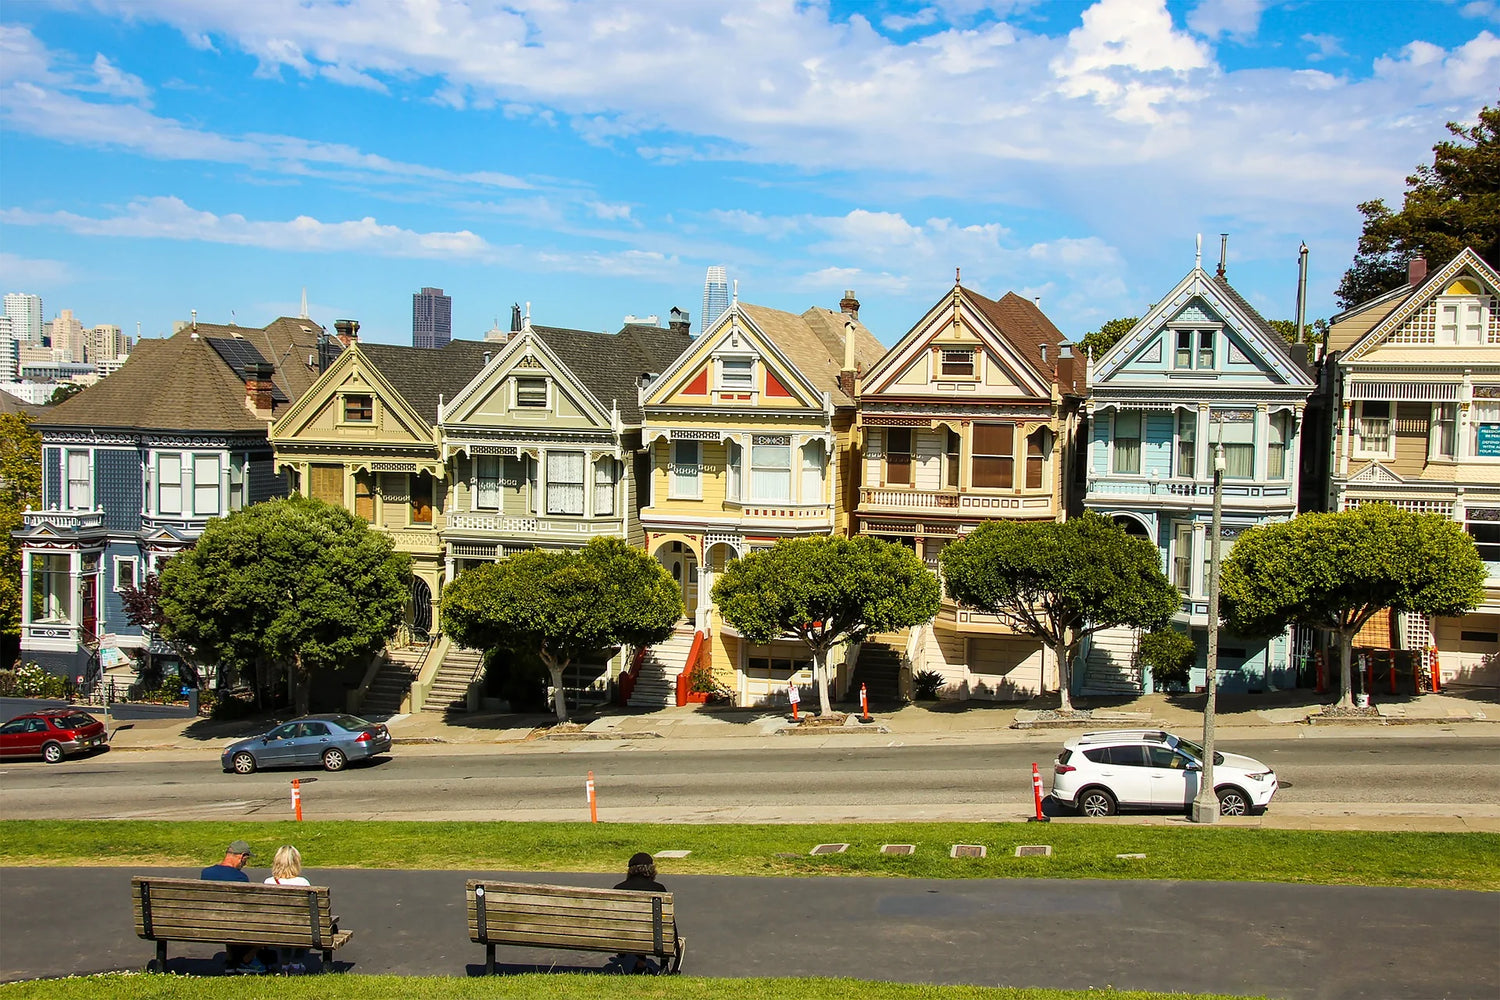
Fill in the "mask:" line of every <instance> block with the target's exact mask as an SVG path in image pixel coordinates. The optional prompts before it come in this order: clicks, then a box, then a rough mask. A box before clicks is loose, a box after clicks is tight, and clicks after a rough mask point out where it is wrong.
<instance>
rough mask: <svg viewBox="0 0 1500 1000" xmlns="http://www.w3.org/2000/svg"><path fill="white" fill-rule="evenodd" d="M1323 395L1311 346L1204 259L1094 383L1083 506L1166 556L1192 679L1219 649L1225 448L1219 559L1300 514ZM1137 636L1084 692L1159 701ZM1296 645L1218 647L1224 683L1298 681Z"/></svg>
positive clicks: (1104, 643)
mask: <svg viewBox="0 0 1500 1000" xmlns="http://www.w3.org/2000/svg"><path fill="white" fill-rule="evenodd" d="M1313 388H1314V381H1313V377H1312V375H1311V373H1310V370H1309V368H1308V366H1307V361H1306V348H1305V346H1295V345H1289V344H1287V343H1286V341H1285V340H1284V339H1283V338H1282V337H1281V335H1280V334H1278V333H1277V332H1276V331H1275V330H1274V329H1273V328H1272V327H1271V326H1270V324H1268V323H1267V322H1266V321H1265V319H1264V318H1262V317H1261V315H1260V314H1259V313H1258V312H1256V311H1255V309H1254V307H1252V306H1251V305H1250V304H1249V303H1248V302H1246V301H1245V300H1244V299H1243V298H1242V297H1241V296H1240V295H1239V293H1238V292H1236V291H1235V290H1234V288H1232V287H1231V286H1230V284H1229V282H1228V281H1227V280H1226V279H1225V277H1224V269H1223V264H1222V263H1221V264H1220V266H1219V270H1218V273H1217V274H1216V275H1210V274H1208V273H1207V272H1205V271H1204V270H1203V268H1202V266H1201V259H1200V260H1199V261H1197V262H1195V263H1194V266H1193V269H1192V270H1191V271H1189V272H1188V274H1187V275H1186V276H1185V277H1184V278H1183V279H1182V280H1181V281H1180V282H1178V283H1177V285H1176V287H1174V288H1173V289H1172V290H1171V291H1170V292H1168V293H1167V294H1166V295H1164V296H1162V298H1161V300H1160V301H1159V302H1157V304H1156V305H1154V306H1152V307H1151V310H1150V311H1149V312H1148V313H1147V314H1146V315H1145V316H1144V317H1142V318H1141V320H1140V321H1139V322H1138V323H1136V325H1135V326H1134V327H1132V328H1131V330H1130V332H1129V333H1127V334H1126V335H1125V336H1124V337H1122V338H1121V339H1120V340H1119V341H1117V342H1116V343H1115V345H1114V346H1113V347H1111V348H1110V349H1109V350H1108V351H1106V352H1105V353H1104V355H1103V356H1102V357H1100V358H1098V359H1097V360H1096V361H1095V362H1094V364H1093V366H1092V368H1091V370H1090V373H1089V389H1090V396H1089V400H1088V403H1087V412H1088V414H1089V427H1090V430H1089V444H1088V453H1087V455H1086V457H1085V459H1084V460H1085V462H1086V468H1087V480H1088V488H1087V493H1086V495H1085V497H1084V505H1085V506H1086V507H1087V508H1088V509H1089V510H1093V511H1096V512H1097V513H1100V514H1103V515H1105V516H1107V517H1110V518H1113V519H1114V520H1115V521H1116V522H1117V523H1119V524H1120V525H1121V526H1122V527H1124V528H1125V529H1126V530H1127V531H1128V532H1130V533H1132V534H1136V535H1139V536H1141V537H1143V538H1148V539H1150V540H1151V541H1152V542H1154V543H1156V545H1157V547H1158V548H1159V549H1160V550H1161V559H1162V567H1163V568H1164V569H1165V570H1166V572H1167V576H1168V578H1169V579H1171V581H1172V582H1173V583H1174V584H1175V585H1176V586H1177V588H1178V590H1179V591H1180V592H1181V593H1182V608H1181V610H1180V611H1179V612H1178V614H1177V615H1176V616H1175V618H1174V621H1173V624H1174V626H1175V627H1176V628H1178V629H1179V630H1182V631H1186V632H1188V633H1189V634H1191V635H1192V636H1193V638H1194V639H1195V640H1196V641H1197V645H1198V658H1197V662H1196V664H1195V665H1194V667H1193V669H1192V673H1191V677H1190V679H1189V681H1188V685H1189V688H1190V689H1196V688H1198V687H1200V686H1201V685H1202V684H1203V683H1204V681H1203V671H1204V660H1205V656H1206V650H1207V626H1208V572H1209V541H1210V523H1211V520H1212V511H1213V463H1214V446H1215V444H1217V443H1222V444H1223V448H1224V482H1223V516H1222V524H1223V527H1222V530H1221V537H1222V539H1223V545H1222V546H1221V549H1220V551H1221V557H1227V555H1228V552H1229V548H1230V546H1231V545H1232V543H1233V539H1235V538H1237V537H1238V536H1239V534H1240V533H1241V532H1243V531H1244V530H1245V529H1246V528H1249V527H1251V526H1253V525H1256V524H1259V523H1261V522H1263V521H1276V520H1284V519H1287V518H1290V517H1292V516H1293V515H1295V514H1296V513H1297V486H1298V476H1299V469H1298V464H1299V463H1298V456H1299V454H1300V448H1299V442H1300V439H1301V433H1302V414H1303V407H1304V405H1305V404H1306V401H1307V397H1308V395H1309V394H1310V393H1311V392H1312V390H1313ZM1138 641H1139V636H1137V635H1136V634H1135V633H1134V632H1131V631H1130V630H1125V629H1117V630H1108V631H1104V632H1100V633H1097V634H1096V635H1095V636H1094V637H1093V638H1092V641H1091V643H1090V644H1089V646H1088V648H1087V650H1086V652H1085V654H1084V661H1083V666H1082V669H1080V670H1077V671H1075V678H1076V680H1075V686H1076V687H1077V688H1078V690H1079V693H1084V694H1089V693H1094V694H1103V693H1115V692H1121V693H1124V692H1132V691H1147V692H1149V691H1151V690H1152V688H1153V685H1152V679H1151V676H1150V671H1149V670H1146V669H1143V668H1142V666H1141V664H1140V663H1139V662H1138V661H1137V657H1136V651H1137V644H1138ZM1291 641H1292V636H1291V635H1290V633H1289V634H1286V635H1282V636H1278V637H1277V638H1275V639H1272V640H1270V641H1269V642H1267V641H1265V640H1257V639H1245V638H1241V637H1237V636H1233V635H1229V634H1225V633H1221V634H1220V637H1219V671H1220V672H1219V685H1220V686H1221V687H1222V688H1223V689H1225V690H1230V691H1236V690H1238V691H1259V690H1266V689H1268V688H1269V687H1273V686H1274V687H1287V686H1291V685H1292V684H1293V683H1295V679H1296V675H1295V666H1296V663H1295V658H1294V656H1293V652H1292V650H1291V648H1290V643H1291Z"/></svg>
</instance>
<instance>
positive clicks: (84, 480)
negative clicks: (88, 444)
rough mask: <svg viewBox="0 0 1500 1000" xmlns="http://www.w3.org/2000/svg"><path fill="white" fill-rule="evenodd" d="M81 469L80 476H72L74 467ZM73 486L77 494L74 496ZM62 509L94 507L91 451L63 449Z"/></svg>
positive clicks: (92, 457) (88, 508)
mask: <svg viewBox="0 0 1500 1000" xmlns="http://www.w3.org/2000/svg"><path fill="white" fill-rule="evenodd" d="M75 465H77V466H79V467H80V468H81V469H82V471H83V476H82V477H81V478H78V477H75V476H74V474H73V473H74V467H75ZM75 487H76V488H77V490H78V491H79V495H78V496H75V495H74V491H75ZM63 494H64V508H63V509H64V510H93V509H94V456H93V452H90V451H82V450H79V449H76V448H68V449H65V450H64V451H63Z"/></svg>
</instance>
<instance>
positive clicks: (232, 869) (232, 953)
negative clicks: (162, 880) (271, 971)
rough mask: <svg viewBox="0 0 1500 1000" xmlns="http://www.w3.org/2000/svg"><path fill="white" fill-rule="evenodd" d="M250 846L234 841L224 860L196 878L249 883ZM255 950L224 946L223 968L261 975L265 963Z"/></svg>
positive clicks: (247, 947)
mask: <svg viewBox="0 0 1500 1000" xmlns="http://www.w3.org/2000/svg"><path fill="white" fill-rule="evenodd" d="M252 853H253V852H252V851H251V850H250V845H249V844H247V843H246V842H245V841H243V840H236V841H234V842H233V843H231V844H230V845H229V850H227V851H225V852H224V860H223V861H220V862H219V863H218V864H216V865H209V866H208V867H207V868H205V869H203V871H201V872H199V873H198V877H199V878H200V879H202V880H204V881H205V882H249V881H250V876H249V875H246V874H245V872H244V868H245V863H246V862H248V861H249V860H250V855H251V854H252ZM256 951H257V948H256V946H255V945H253V944H226V945H225V946H224V966H225V968H226V969H228V970H229V971H230V972H253V973H257V974H258V973H262V972H265V971H266V966H265V963H263V962H261V960H260V959H259V958H257V957H256V954H255V953H256Z"/></svg>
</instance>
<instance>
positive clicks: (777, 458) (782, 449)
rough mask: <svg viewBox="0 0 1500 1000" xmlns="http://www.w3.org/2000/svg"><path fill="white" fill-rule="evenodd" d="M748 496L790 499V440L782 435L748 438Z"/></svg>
mask: <svg viewBox="0 0 1500 1000" xmlns="http://www.w3.org/2000/svg"><path fill="white" fill-rule="evenodd" d="M750 496H751V497H752V498H753V499H755V500H780V501H783V502H785V501H788V500H791V498H792V441H791V438H790V437H788V436H787V435H785V434H757V435H755V436H754V437H753V438H751V439H750Z"/></svg>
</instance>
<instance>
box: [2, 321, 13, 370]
mask: <svg viewBox="0 0 1500 1000" xmlns="http://www.w3.org/2000/svg"><path fill="white" fill-rule="evenodd" d="M16 360H17V355H16V338H15V337H12V336H11V335H10V324H9V323H0V382H14V381H15V380H16V372H17V365H16Z"/></svg>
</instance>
